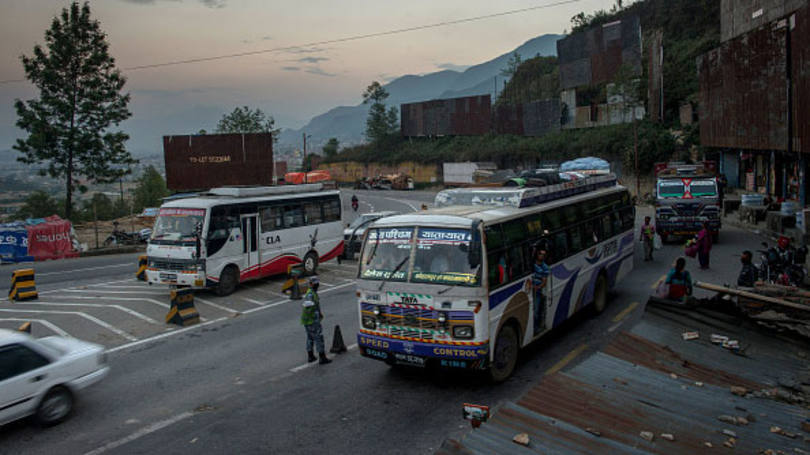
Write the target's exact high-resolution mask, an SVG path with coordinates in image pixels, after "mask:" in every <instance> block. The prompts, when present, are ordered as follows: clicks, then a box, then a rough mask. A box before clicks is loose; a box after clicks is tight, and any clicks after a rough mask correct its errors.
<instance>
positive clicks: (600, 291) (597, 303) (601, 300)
mask: <svg viewBox="0 0 810 455" xmlns="http://www.w3.org/2000/svg"><path fill="white" fill-rule="evenodd" d="M607 293H608V288H607V279H606V278H605V275H599V278H597V279H596V284H595V285H594V288H593V311H594V313H596V314H599V313H601V312H602V311H604V310H605V307H606V306H607Z"/></svg>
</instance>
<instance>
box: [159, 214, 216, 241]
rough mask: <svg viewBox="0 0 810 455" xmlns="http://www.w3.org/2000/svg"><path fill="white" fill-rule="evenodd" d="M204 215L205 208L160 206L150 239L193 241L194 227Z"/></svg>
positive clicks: (194, 236)
mask: <svg viewBox="0 0 810 455" xmlns="http://www.w3.org/2000/svg"><path fill="white" fill-rule="evenodd" d="M204 217H205V209H183V208H162V209H160V212H159V214H158V218H157V220H156V221H155V229H154V230H153V231H152V237H151V239H150V241H151V242H153V243H186V242H193V241H194V240H195V239H196V237H197V234H196V232H195V227H196V226H197V225H198V224H201V223H202V221H203V218H204Z"/></svg>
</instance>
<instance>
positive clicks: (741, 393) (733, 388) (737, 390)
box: [731, 385, 748, 397]
mask: <svg viewBox="0 0 810 455" xmlns="http://www.w3.org/2000/svg"><path fill="white" fill-rule="evenodd" d="M731 393H733V394H734V395H738V396H741V397H744V396H745V394H747V393H748V389H746V388H745V387H740V386H736V385H733V386H731Z"/></svg>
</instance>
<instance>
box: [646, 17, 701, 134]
mask: <svg viewBox="0 0 810 455" xmlns="http://www.w3.org/2000/svg"><path fill="white" fill-rule="evenodd" d="M663 42H664V31H663V30H655V31H654V32H652V34H651V36H650V42H649V43H648V44H649V47H648V49H647V57H648V60H647V77H648V80H647V99H648V100H649V113H650V120H652V121H653V122H660V121H662V120H663V118H662V117H663V112H664V92H663V85H664V66H663V65H664V56H663V53H664V48H663ZM681 123H683V121H682V122H681ZM691 123H692V119H691V118H690V119H689V122H688V123H687V124H691Z"/></svg>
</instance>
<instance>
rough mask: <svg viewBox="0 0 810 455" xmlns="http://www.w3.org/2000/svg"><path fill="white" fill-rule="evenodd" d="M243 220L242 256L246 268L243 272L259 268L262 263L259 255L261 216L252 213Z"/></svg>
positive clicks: (242, 218) (243, 268)
mask: <svg viewBox="0 0 810 455" xmlns="http://www.w3.org/2000/svg"><path fill="white" fill-rule="evenodd" d="M241 220H242V254H243V255H244V256H243V257H244V266H243V267H242V270H248V268H250V267H253V266H257V265H259V264H260V263H261V257H260V255H259V214H258V213H250V214H247V215H242V216H241Z"/></svg>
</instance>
